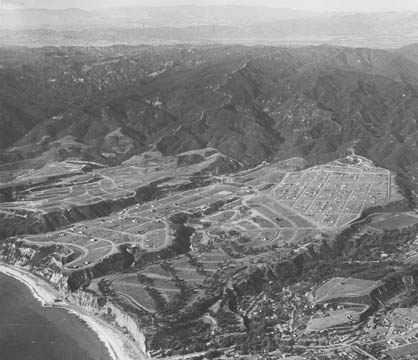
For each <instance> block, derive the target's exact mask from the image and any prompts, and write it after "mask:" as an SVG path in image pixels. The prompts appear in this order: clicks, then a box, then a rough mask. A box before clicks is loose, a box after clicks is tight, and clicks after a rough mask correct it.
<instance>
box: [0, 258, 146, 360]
mask: <svg viewBox="0 0 418 360" xmlns="http://www.w3.org/2000/svg"><path fill="white" fill-rule="evenodd" d="M0 273H2V274H4V275H7V276H10V277H12V278H14V279H15V280H17V281H19V282H21V283H23V284H24V285H25V286H27V287H28V289H29V290H30V292H31V293H32V296H33V297H34V298H35V299H36V300H37V301H38V302H40V303H41V304H42V306H44V307H55V308H62V309H64V310H66V311H68V312H69V313H71V314H73V315H76V316H77V317H78V318H79V319H80V320H81V321H82V322H83V323H84V324H85V325H86V326H87V327H88V328H89V329H91V330H92V331H93V332H94V333H95V334H96V335H97V337H98V338H99V340H100V341H101V342H102V343H103V344H104V346H105V347H106V349H107V352H108V353H109V356H110V358H111V359H112V360H146V359H150V358H149V357H148V356H147V355H146V354H144V353H143V351H142V350H141V349H140V348H139V346H138V345H137V344H136V343H135V342H134V341H133V340H132V339H130V338H129V337H128V336H126V335H125V334H123V333H122V331H120V330H119V329H118V328H116V327H115V326H113V325H111V324H109V323H108V322H106V321H105V320H102V319H100V318H99V317H97V316H95V315H92V314H91V313H90V312H88V311H86V310H84V309H83V308H81V307H79V306H75V305H72V304H70V303H68V302H67V301H65V300H64V299H62V294H60V293H59V292H58V291H57V290H56V289H55V288H54V287H53V286H52V285H51V284H49V283H48V282H47V281H45V280H43V279H41V278H39V277H37V276H36V275H34V274H32V273H31V272H29V271H28V270H25V269H22V268H19V267H16V266H12V265H9V264H4V263H0ZM57 298H59V299H62V301H61V302H59V303H55V302H54V300H55V299H57Z"/></svg>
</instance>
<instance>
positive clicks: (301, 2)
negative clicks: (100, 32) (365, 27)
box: [0, 0, 418, 11]
mask: <svg viewBox="0 0 418 360" xmlns="http://www.w3.org/2000/svg"><path fill="white" fill-rule="evenodd" d="M0 4H1V5H2V7H3V8H12V7H44V8H68V7H79V8H84V9H91V8H98V7H107V6H124V5H140V6H159V5H184V4H194V5H209V4H216V5H222V4H236V5H265V6H272V7H287V8H293V9H303V10H317V11H387V10H396V11H405V10H415V11H418V0H0Z"/></svg>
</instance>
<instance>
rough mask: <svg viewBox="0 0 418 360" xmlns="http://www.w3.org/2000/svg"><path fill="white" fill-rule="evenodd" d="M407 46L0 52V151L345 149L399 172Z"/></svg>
mask: <svg viewBox="0 0 418 360" xmlns="http://www.w3.org/2000/svg"><path fill="white" fill-rule="evenodd" d="M407 50H408V49H405V48H404V49H401V50H399V51H398V52H394V51H385V50H373V49H366V48H344V47H331V46H320V47H304V48H295V49H289V48H274V47H241V46H198V47H192V46H178V47H151V46H142V47H127V46H125V47H121V46H118V47H111V48H64V47H63V48H42V49H36V50H29V49H16V50H14V49H3V50H2V54H1V58H2V59H4V60H3V63H4V65H2V69H0V77H1V78H2V79H3V81H2V83H1V84H2V85H1V88H0V93H1V98H2V102H3V104H4V105H3V106H2V107H1V109H2V117H1V124H0V126H2V127H3V128H4V129H7V131H4V132H3V134H5V135H4V136H3V137H2V138H0V141H1V144H0V146H1V147H2V148H3V149H5V150H6V151H4V152H3V153H2V156H1V159H2V162H3V163H4V162H10V161H16V160H22V159H35V158H37V157H42V156H43V157H44V158H45V159H48V158H49V156H52V157H53V158H54V159H55V160H62V159H65V158H67V157H80V158H82V159H85V160H95V161H99V162H102V163H109V164H117V163H120V162H121V161H125V160H127V159H129V158H130V157H131V156H135V155H137V154H140V153H142V152H144V151H149V150H152V149H157V150H159V151H161V152H162V153H163V154H164V155H173V154H178V153H182V152H186V151H190V150H196V149H202V148H207V147H213V148H216V149H218V150H219V151H220V152H221V153H223V154H225V155H227V156H229V157H231V158H233V159H236V160H238V161H240V162H243V163H245V164H247V165H254V164H257V163H259V162H261V161H263V160H271V159H284V158H287V157H291V156H300V157H304V158H305V159H308V160H309V161H310V162H311V163H318V162H323V161H327V160H331V159H333V158H335V157H337V156H338V155H340V154H344V153H345V152H346V151H347V149H350V148H353V149H354V150H355V152H356V153H357V154H360V155H364V156H367V157H369V158H371V159H372V160H374V161H376V162H378V163H380V164H382V165H384V166H386V167H389V168H391V169H394V170H402V171H408V169H409V168H410V167H414V166H415V165H416V158H417V154H418V153H417V151H418V149H417V145H416V144H417V142H418V138H417V136H418V133H417V131H418V128H417V125H416V108H417V107H418V92H417V85H418V76H417V74H418V71H417V70H418V64H417V63H416V62H415V61H413V58H411V56H405V55H403V54H404V53H406V52H407ZM17 104H20V106H19V107H17ZM18 109H19V110H18ZM11 123H13V126H10V124H11ZM48 154H49V155H48ZM53 154H55V155H53ZM57 154H59V155H57Z"/></svg>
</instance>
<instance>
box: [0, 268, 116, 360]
mask: <svg viewBox="0 0 418 360" xmlns="http://www.w3.org/2000/svg"><path fill="white" fill-rule="evenodd" d="M0 359H1V360H110V356H109V355H108V353H107V350H106V348H105V346H104V345H103V343H101V342H100V340H99V339H98V337H97V335H96V334H95V333H94V332H93V331H92V330H90V329H89V328H88V327H87V326H86V325H85V324H84V323H83V322H82V321H81V320H80V319H78V318H77V317H76V316H75V315H72V314H69V313H68V312H67V311H66V310H65V309H59V308H45V307H42V305H41V304H40V303H39V302H38V301H36V299H35V298H34V297H33V296H32V294H31V292H30V290H29V289H28V288H27V287H26V286H25V285H24V284H22V283H21V282H19V281H18V280H15V279H13V278H11V277H8V276H6V275H3V274H1V273H0Z"/></svg>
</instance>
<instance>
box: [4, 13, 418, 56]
mask: <svg viewBox="0 0 418 360" xmlns="http://www.w3.org/2000/svg"><path fill="white" fill-rule="evenodd" d="M417 19H418V13H415V12H380V13H358V14H356V13H326V12H325V13H324V12H307V11H298V10H291V9H282V8H267V7H257V6H254V7H245V6H232V5H231V6H206V7H204V6H172V7H148V8H147V7H130V8H106V9H99V10H90V11H86V10H81V9H54V10H52V9H17V10H3V11H1V10H0V44H1V45H7V46H13V45H23V46H31V47H33V46H49V45H71V46H77V45H83V46H84V45H86V46H87V45H96V46H104V45H106V46H109V45H115V44H131V45H139V44H167V43H170V44H172V43H184V42H188V43H213V42H219V43H229V44H231V43H234V44H236V43H241V44H266V45H276V46H277V45H289V44H290V45H314V44H317V45H318V44H322V43H327V44H333V45H339V46H356V47H358V46H362V47H379V48H399V47H401V46H405V45H408V44H411V43H413V42H415V40H416V38H417V34H418V26H417V24H418V22H417Z"/></svg>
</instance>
